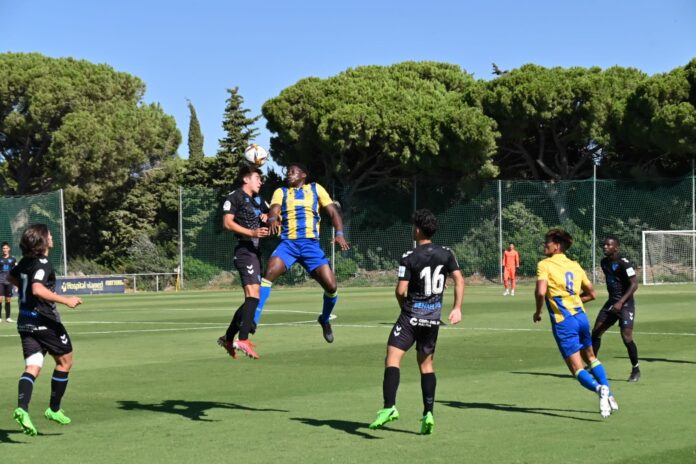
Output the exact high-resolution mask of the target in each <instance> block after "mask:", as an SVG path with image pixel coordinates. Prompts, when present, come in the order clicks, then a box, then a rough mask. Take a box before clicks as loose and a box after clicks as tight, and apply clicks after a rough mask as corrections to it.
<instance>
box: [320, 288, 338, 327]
mask: <svg viewBox="0 0 696 464" xmlns="http://www.w3.org/2000/svg"><path fill="white" fill-rule="evenodd" d="M337 301H338V290H336V291H335V292H334V293H331V294H329V293H326V292H324V306H323V307H322V309H321V322H324V323H326V322H329V318H330V317H331V311H333V309H334V306H336V302H337Z"/></svg>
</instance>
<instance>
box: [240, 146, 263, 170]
mask: <svg viewBox="0 0 696 464" xmlns="http://www.w3.org/2000/svg"><path fill="white" fill-rule="evenodd" d="M244 159H245V160H246V161H247V163H249V164H253V165H254V166H261V165H263V163H265V162H266V160H267V159H268V152H267V151H266V149H265V148H263V147H262V146H261V145H256V144H255V143H252V144H251V145H249V146H248V147H246V150H244Z"/></svg>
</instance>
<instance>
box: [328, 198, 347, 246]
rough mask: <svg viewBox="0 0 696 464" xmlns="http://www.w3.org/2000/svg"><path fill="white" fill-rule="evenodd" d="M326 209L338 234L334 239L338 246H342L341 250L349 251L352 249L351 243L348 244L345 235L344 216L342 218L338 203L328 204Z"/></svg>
mask: <svg viewBox="0 0 696 464" xmlns="http://www.w3.org/2000/svg"><path fill="white" fill-rule="evenodd" d="M324 209H325V210H326V213H327V214H328V215H329V218H330V219H331V223H332V224H333V226H334V229H336V236H335V238H334V241H335V242H336V243H337V244H338V246H340V247H341V250H343V251H348V250H349V249H350V245H348V242H347V241H346V237H345V236H344V235H343V218H341V213H340V212H339V211H338V208H336V205H334V204H333V203H332V204H329V205H326V206H325V207H324Z"/></svg>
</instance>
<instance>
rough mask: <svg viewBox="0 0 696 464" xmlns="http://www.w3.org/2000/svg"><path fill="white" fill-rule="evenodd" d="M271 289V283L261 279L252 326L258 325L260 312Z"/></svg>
mask: <svg viewBox="0 0 696 464" xmlns="http://www.w3.org/2000/svg"><path fill="white" fill-rule="evenodd" d="M272 288H273V282H271V281H270V280H266V279H261V294H260V295H259V304H258V306H256V313H254V324H257V325H258V323H259V321H260V320H261V311H263V307H264V306H265V305H266V300H267V299H268V297H269V296H270V295H271V289H272Z"/></svg>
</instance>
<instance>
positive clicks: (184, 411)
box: [118, 400, 289, 422]
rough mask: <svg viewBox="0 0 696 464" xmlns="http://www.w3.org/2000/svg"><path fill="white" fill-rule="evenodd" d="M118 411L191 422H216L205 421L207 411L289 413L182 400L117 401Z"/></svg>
mask: <svg viewBox="0 0 696 464" xmlns="http://www.w3.org/2000/svg"><path fill="white" fill-rule="evenodd" d="M118 403H119V409H122V410H124V411H151V412H162V413H166V414H176V415H178V416H182V417H185V418H187V419H190V420H192V421H203V422H218V421H214V420H211V419H205V416H206V415H207V411H209V410H210V409H232V410H236V411H256V412H289V411H287V410H284V409H272V408H252V407H250V406H244V405H241V404H236V403H220V402H217V401H184V400H165V401H162V402H161V403H152V404H148V403H140V402H138V401H127V400H126V401H119V402H118Z"/></svg>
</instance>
